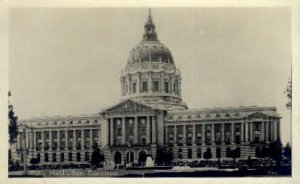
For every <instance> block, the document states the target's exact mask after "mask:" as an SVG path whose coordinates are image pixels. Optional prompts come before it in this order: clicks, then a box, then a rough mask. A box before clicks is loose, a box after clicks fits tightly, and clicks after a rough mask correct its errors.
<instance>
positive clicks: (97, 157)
mask: <svg viewBox="0 0 300 184" xmlns="http://www.w3.org/2000/svg"><path fill="white" fill-rule="evenodd" d="M103 161H104V155H103V153H102V152H101V151H100V149H99V147H98V146H95V147H94V151H93V153H92V159H91V165H92V166H93V167H97V166H98V165H99V164H100V162H103Z"/></svg>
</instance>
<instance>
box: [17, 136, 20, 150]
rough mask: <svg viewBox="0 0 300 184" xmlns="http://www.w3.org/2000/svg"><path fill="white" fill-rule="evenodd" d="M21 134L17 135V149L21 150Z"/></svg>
mask: <svg viewBox="0 0 300 184" xmlns="http://www.w3.org/2000/svg"><path fill="white" fill-rule="evenodd" d="M20 145H21V144H20V132H18V135H17V149H20V148H21V147H20Z"/></svg>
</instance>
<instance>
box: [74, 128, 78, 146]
mask: <svg viewBox="0 0 300 184" xmlns="http://www.w3.org/2000/svg"><path fill="white" fill-rule="evenodd" d="M76 147H77V141H76V129H73V149H76Z"/></svg>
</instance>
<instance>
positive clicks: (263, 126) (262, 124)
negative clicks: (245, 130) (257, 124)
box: [260, 121, 265, 142]
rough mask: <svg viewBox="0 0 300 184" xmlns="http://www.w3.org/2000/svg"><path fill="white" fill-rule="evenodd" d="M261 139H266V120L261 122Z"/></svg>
mask: <svg viewBox="0 0 300 184" xmlns="http://www.w3.org/2000/svg"><path fill="white" fill-rule="evenodd" d="M260 139H261V141H262V142H263V141H265V121H262V122H261V131H260Z"/></svg>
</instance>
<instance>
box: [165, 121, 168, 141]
mask: <svg viewBox="0 0 300 184" xmlns="http://www.w3.org/2000/svg"><path fill="white" fill-rule="evenodd" d="M164 134H165V144H168V141H167V140H168V125H166V126H165V131H164Z"/></svg>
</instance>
